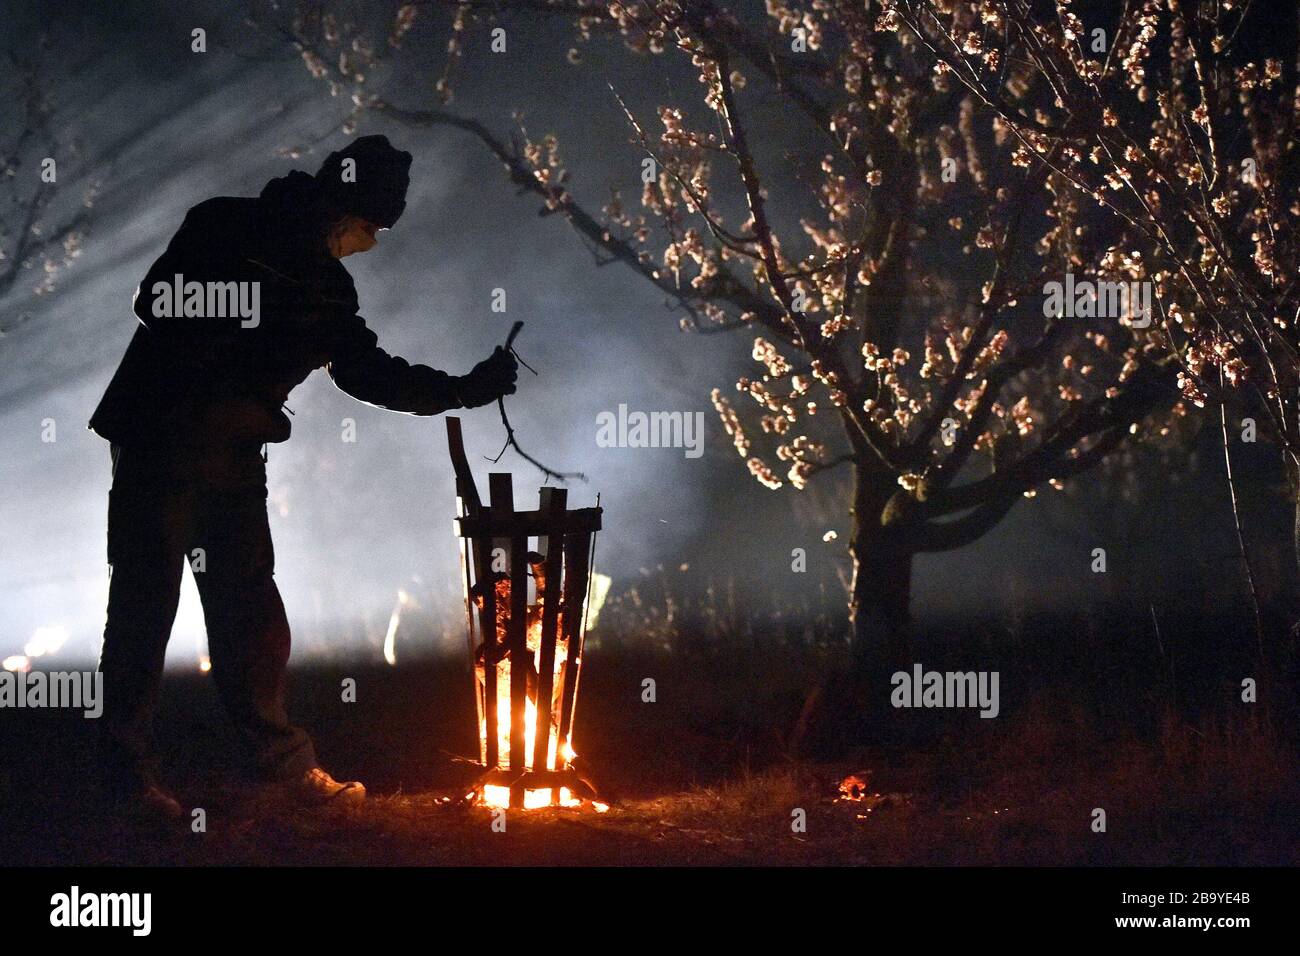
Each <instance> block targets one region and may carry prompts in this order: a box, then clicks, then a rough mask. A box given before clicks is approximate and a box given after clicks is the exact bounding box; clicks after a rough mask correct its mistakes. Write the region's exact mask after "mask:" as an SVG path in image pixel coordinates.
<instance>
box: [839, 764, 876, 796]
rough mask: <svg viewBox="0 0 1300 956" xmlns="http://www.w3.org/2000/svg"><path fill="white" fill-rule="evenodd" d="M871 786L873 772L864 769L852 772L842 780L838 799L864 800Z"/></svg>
mask: <svg viewBox="0 0 1300 956" xmlns="http://www.w3.org/2000/svg"><path fill="white" fill-rule="evenodd" d="M870 787H871V774H870V772H869V771H866V770H863V771H860V772H858V773H851V774H849V775H848V776H847V777H845V778H844V779H843V780H841V781H840V795H839V796H838V797H837V798H836V799H837V800H864V799H866V796H867V794H868V792H869V791H870Z"/></svg>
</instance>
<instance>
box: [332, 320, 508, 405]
mask: <svg viewBox="0 0 1300 956" xmlns="http://www.w3.org/2000/svg"><path fill="white" fill-rule="evenodd" d="M333 321H334V322H336V323H337V325H336V327H335V328H336V331H335V336H336V338H335V342H334V345H333V348H332V350H331V351H332V355H333V358H332V359H331V361H330V363H329V366H328V369H329V374H330V378H332V379H333V380H334V384H335V385H337V386H338V387H339V388H341V389H342V390H343V391H345V392H347V393H348V394H349V395H351V396H352V397H353V398H356V399H358V400H360V401H363V402H365V403H366V404H368V405H377V406H379V407H380V408H387V409H389V410H391V411H395V412H406V413H407V414H410V415H438V414H440V413H442V412H445V411H447V410H448V409H452V408H477V407H478V406H480V405H487V404H489V403H490V402H494V401H496V399H497V398H498V397H499V396H502V395H510V394H512V393H513V392H514V390H515V371H516V365H515V360H514V356H512V355H511V354H510V353H509V352H506V351H504V350H502V349H497V351H496V352H494V353H493V355H492V357H490V358H488V359H486V360H484V361H482V362H480V363H479V364H478V365H476V366H475V367H474V370H473V371H472V372H470V373H469V374H468V375H448V374H447V373H446V372H442V371H439V370H438V369H435V368H430V367H429V366H427V365H412V364H411V363H410V362H407V361H406V359H403V358H399V357H398V356H396V355H389V354H388V353H387V352H385V351H384V350H383V349H381V348H380V347H379V344H378V343H379V339H378V337H377V336H376V335H375V333H374V332H372V331H371V330H370V329H369V328H368V327H367V326H366V323H365V320H364V319H362V318H361V316H359V315H354V316H349V317H346V318H336V319H334V320H333Z"/></svg>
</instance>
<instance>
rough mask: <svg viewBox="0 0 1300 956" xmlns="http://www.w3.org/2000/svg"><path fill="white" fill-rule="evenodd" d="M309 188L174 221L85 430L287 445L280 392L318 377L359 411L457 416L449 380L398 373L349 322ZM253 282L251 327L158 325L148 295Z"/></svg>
mask: <svg viewBox="0 0 1300 956" xmlns="http://www.w3.org/2000/svg"><path fill="white" fill-rule="evenodd" d="M317 188H318V187H317V185H316V183H315V181H314V180H313V178H312V177H311V176H308V175H307V174H306V173H302V172H297V171H295V172H292V173H290V174H289V175H287V176H284V177H281V178H279V179H274V180H272V181H271V182H270V183H268V184H267V186H266V188H265V189H263V190H262V194H261V195H260V196H259V197H258V198H256V199H243V198H232V197H218V198H216V199H209V200H207V201H206V202H202V203H199V204H198V205H197V206H195V207H194V208H193V209H191V210H190V211H189V213H188V214H187V215H186V217H185V222H184V223H183V224H182V226H181V228H180V231H179V232H177V233H176V235H175V237H174V238H173V239H172V241H171V244H170V245H169V246H168V247H167V250H166V252H164V253H163V255H162V256H161V257H160V258H159V259H158V261H157V262H155V263H154V264H153V267H152V268H151V269H150V270H149V273H148V275H146V276H145V279H144V281H143V282H142V283H141V284H140V288H139V289H138V290H137V292H136V298H135V314H136V315H137V316H138V317H139V319H140V322H141V323H142V324H141V327H140V328H138V329H136V332H135V336H134V337H133V338H132V340H131V344H130V346H129V347H128V349H127V352H126V355H125V356H124V357H123V359H122V363H121V365H120V366H119V367H118V370H117V372H116V374H115V375H114V376H113V380H112V381H111V382H110V383H109V386H108V390H107V391H106V392H105V394H104V397H103V399H102V400H101V401H100V404H99V407H98V408H97V409H96V410H95V414H94V415H93V417H92V418H91V420H90V427H91V428H92V429H94V431H95V432H96V433H97V434H99V435H100V436H102V437H104V438H106V439H108V440H109V441H110V442H112V443H114V444H116V445H121V446H125V447H128V448H131V447H141V448H156V449H175V450H186V449H194V450H196V451H198V452H200V453H207V454H213V453H215V454H222V453H223V450H225V449H241V448H242V449H248V448H250V447H261V446H262V445H263V444H265V443H268V442H280V441H284V440H285V439H287V438H288V437H289V427H290V426H289V419H288V418H287V417H286V416H285V414H284V412H283V411H282V406H283V405H284V402H285V399H286V398H287V397H288V395H289V392H290V391H291V390H292V389H293V388H294V387H295V386H296V385H298V384H299V383H300V382H302V381H303V379H305V378H306V377H307V376H308V375H310V374H311V372H312V371H313V370H314V369H317V368H321V367H325V368H327V369H328V370H329V374H330V377H331V378H332V379H333V380H334V383H335V384H336V385H338V387H339V388H341V389H342V390H343V391H345V392H347V393H348V394H349V395H352V396H353V397H355V398H358V399H360V400H361V401H363V402H367V403H369V404H371V405H378V406H380V407H383V408H388V409H392V410H394V411H400V412H408V413H411V414H415V415H436V414H438V413H439V412H443V411H446V410H447V409H449V408H455V407H458V406H459V405H460V402H459V400H458V399H457V397H456V393H455V385H456V379H455V378H454V377H453V376H450V375H448V374H447V373H445V372H440V371H437V370H436V369H432V368H428V367H427V366H423V365H411V364H409V363H407V362H406V361H405V360H403V359H401V358H398V357H396V356H392V355H389V354H388V353H387V352H385V351H383V350H382V349H381V348H379V347H378V345H377V344H376V342H377V339H376V336H375V334H374V333H373V332H372V331H370V329H369V328H367V327H366V323H365V320H364V319H362V318H361V316H359V315H357V294H356V289H355V287H354V286H353V283H352V277H351V276H350V275H348V272H347V270H346V269H345V268H344V267H343V265H342V263H341V262H339V261H338V260H337V259H335V258H333V257H332V256H330V255H329V253H328V250H327V247H326V245H325V242H324V238H323V236H322V234H321V228H320V224H319V221H318V219H317V217H316V214H315V212H314V210H315V209H316V208H317V207H316V204H315V199H316V189H317ZM177 275H180V276H181V277H182V281H183V282H184V283H189V282H200V283H207V282H209V281H214V282H223V283H224V282H231V281H235V282H257V283H259V284H260V317H259V318H260V321H259V323H258V325H257V326H256V327H252V328H244V327H241V324H240V323H241V319H240V317H239V316H237V315H236V316H231V317H227V318H215V317H202V318H200V317H189V318H185V317H179V318H158V317H155V315H154V302H155V295H154V291H153V290H154V284H155V283H157V282H164V283H167V284H169V285H170V284H172V283H173V282H174V279H175V276H177Z"/></svg>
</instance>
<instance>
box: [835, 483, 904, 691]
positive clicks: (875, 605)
mask: <svg viewBox="0 0 1300 956" xmlns="http://www.w3.org/2000/svg"><path fill="white" fill-rule="evenodd" d="M892 490H893V489H888V488H887V487H885V488H882V487H881V485H880V483H879V482H875V481H872V480H871V476H869V475H865V474H861V473H859V474H858V475H857V476H855V487H854V504H853V539H852V541H851V542H850V545H849V552H850V554H851V555H852V557H853V582H852V587H851V595H850V600H849V620H850V622H851V624H852V635H853V637H852V649H853V670H854V672H855V674H856V675H857V676H858V677H859V678H869V677H873V676H876V675H879V674H880V673H882V672H892V671H893V670H895V669H897V668H898V667H899V666H901V665H903V664H904V663H906V660H905V659H906V658H907V656H908V652H909V648H908V623H909V616H910V604H911V596H912V558H913V557H914V554H915V552H914V551H913V550H912V549H911V547H910V546H909V544H908V541H907V538H906V536H905V534H903V533H901V532H900V531H899V530H897V529H896V528H891V527H889V526H887V525H886V524H884V523H883V522H882V520H881V516H882V513H883V511H884V507H885V503H886V501H887V500H888V495H889V493H891V492H892Z"/></svg>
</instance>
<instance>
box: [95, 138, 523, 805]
mask: <svg viewBox="0 0 1300 956" xmlns="http://www.w3.org/2000/svg"><path fill="white" fill-rule="evenodd" d="M410 165H411V155H410V153H406V152H402V151H400V150H397V149H394V148H393V147H392V146H391V145H389V143H388V140H387V139H386V138H385V137H383V136H366V137H362V138H361V139H358V140H355V141H354V142H353V143H352V144H351V145H349V146H348V147H347V148H346V149H343V150H341V151H338V152H335V153H331V154H330V156H329V157H328V158H327V159H326V160H325V163H324V165H322V166H321V168H320V171H319V172H318V173H317V174H316V175H315V176H314V177H313V176H309V175H308V174H306V173H304V172H300V171H297V170H295V171H293V172H291V173H289V174H288V175H287V176H283V177H281V178H278V179H274V180H272V181H271V182H270V183H268V184H267V186H266V188H264V189H263V190H262V193H261V195H260V196H258V197H257V198H256V199H242V198H239V199H237V198H231V197H218V198H216V199H209V200H207V201H206V202H202V203H199V204H198V205H197V206H195V207H194V208H193V209H191V210H190V211H189V213H188V214H187V215H186V217H185V221H184V223H183V224H182V225H181V228H180V231H179V232H177V233H176V235H175V237H173V239H172V241H171V244H170V245H169V246H168V247H167V250H166V252H164V253H163V255H162V256H161V257H160V258H159V259H158V261H157V262H155V263H154V264H153V267H152V268H151V269H150V270H149V273H148V275H146V276H145V278H144V281H143V282H142V283H141V284H140V288H139V289H138V290H137V291H136V297H135V314H136V315H137V316H138V317H139V319H140V322H141V327H139V328H137V329H136V332H135V336H134V337H133V338H132V340H131V344H130V346H129V347H128V349H127V351H126V355H125V356H124V358H123V359H122V364H121V366H120V367H119V368H118V370H117V373H116V374H115V375H114V376H113V380H112V382H111V383H110V384H109V386H108V390H107V392H106V393H105V395H104V397H103V399H102V401H101V402H100V404H99V407H98V409H97V410H96V411H95V414H94V416H93V418H92V419H91V422H90V427H91V428H92V429H94V430H95V432H97V433H98V434H99V435H101V436H102V437H104V438H106V439H108V441H109V442H110V443H111V445H112V457H113V486H112V490H111V491H110V493H109V508H108V560H109V563H110V565H111V566H112V572H111V578H110V585H109V596H108V623H107V625H106V627H105V629H104V647H103V653H102V657H101V659H100V665H99V666H100V670H101V671H103V673H104V681H105V706H104V715H103V717H102V719H101V725H102V730H103V732H104V740H103V744H104V748H103V756H104V758H105V769H106V782H107V785H108V788H109V791H110V793H111V794H113V795H114V796H115V797H116V798H117V799H120V800H123V801H125V802H126V803H127V804H128V805H130V806H132V807H133V808H135V809H137V810H142V811H146V812H152V813H157V814H162V815H165V816H169V817H175V816H179V815H180V812H181V809H180V805H179V804H178V803H177V802H176V801H175V800H174V799H173V798H172V797H171V796H170V795H168V794H167V793H166V792H165V791H164V790H163V789H162V788H161V787H159V786H158V784H157V783H156V781H155V780H154V777H153V775H152V774H151V772H150V771H149V769H148V763H147V751H148V739H149V734H150V725H151V722H152V718H153V713H154V710H155V706H156V703H157V699H158V690H159V685H160V683H161V680H162V669H163V652H164V650H165V648H166V645H167V639H168V637H169V635H170V633H171V627H172V620H173V618H174V617H175V614H176V606H177V602H178V600H179V595H180V585H181V577H182V572H183V568H182V561H183V560H184V559H185V557H186V556H189V557H190V559H191V560H192V561H193V562H194V564H193V565H192V566H193V567H194V569H195V570H196V572H197V573H195V575H194V580H195V582H196V583H197V585H198V589H199V596H200V598H201V600H202V604H203V615H204V620H205V622H206V625H207V632H208V648H209V653H210V655H211V659H212V676H213V678H214V680H215V681H216V685H217V690H218V693H219V694H220V696H221V699H222V702H223V703H224V704H225V707H226V709H227V711H228V712H229V713H230V716H231V718H232V719H233V721H234V723H235V726H236V727H237V728H238V730H239V732H240V734H241V735H242V737H243V738H244V739H245V740H246V741H247V743H248V745H249V747H250V749H251V752H252V756H253V757H254V760H255V763H256V766H257V767H258V769H259V770H260V772H261V773H262V774H263V775H265V776H266V777H267V778H269V779H273V780H277V781H282V782H284V783H285V784H286V785H287V790H288V792H289V793H290V794H291V795H293V796H294V797H296V798H298V799H300V800H302V801H304V802H317V801H319V802H325V801H335V802H340V801H342V802H353V801H355V800H360V799H362V798H364V796H365V788H364V787H363V786H362V785H361V784H359V783H356V782H351V783H338V782H336V781H335V780H333V779H332V778H331V777H330V776H329V775H328V774H327V773H325V771H324V770H322V769H321V768H320V766H319V764H318V763H317V760H316V754H315V752H314V750H313V748H312V744H311V741H310V739H309V738H308V736H307V734H306V733H305V732H304V731H303V730H301V729H300V728H298V727H295V726H294V725H293V724H291V723H290V722H289V718H288V715H287V714H286V712H285V688H284V683H285V681H284V679H285V667H286V664H287V661H288V658H289V624H288V621H287V619H286V617H285V612H284V605H283V603H282V602H281V600H280V594H279V591H278V590H277V589H276V585H275V579H274V578H273V576H272V574H273V571H274V567H275V560H274V555H273V552H272V546H271V534H270V527H269V525H268V522H267V513H266V464H265V461H266V460H265V457H264V454H263V448H264V446H265V445H266V444H267V443H271V442H282V441H284V440H286V439H287V438H288V437H289V430H290V425H289V419H288V417H287V416H286V415H285V414H284V411H283V406H284V402H285V400H286V399H287V397H288V395H289V392H290V391H291V390H292V389H293V388H294V386H296V385H297V384H298V383H300V382H301V381H303V380H304V379H305V378H306V377H307V376H308V375H309V374H311V372H312V371H313V370H314V369H317V368H321V367H324V368H326V369H328V371H329V374H330V377H331V378H332V379H333V380H334V382H335V384H336V385H338V386H339V387H340V388H341V389H343V391H345V392H347V393H348V394H349V395H352V396H353V397H355V398H358V399H360V400H361V401H363V402H367V403H369V404H372V405H378V406H380V407H382V408H388V409H392V410H394V411H400V412H407V413H410V414H414V415H436V414H439V413H440V412H444V411H446V410H447V409H451V408H475V407H478V406H480V405H486V404H488V403H490V402H492V401H494V400H495V399H496V398H497V397H498V396H501V395H508V394H510V393H512V392H514V390H515V386H514V382H515V373H516V365H515V360H514V358H513V357H512V356H511V355H510V353H509V352H508V351H504V350H502V349H500V348H498V349H497V350H496V351H495V352H494V353H493V354H492V356H491V357H490V358H488V359H486V360H485V361H483V362H480V363H479V364H478V365H477V366H475V368H474V370H473V371H472V372H470V373H469V374H468V375H465V376H460V377H457V376H451V375H448V374H447V373H445V372H440V371H437V370H436V369H432V368H428V367H426V366H423V365H410V364H408V363H407V362H405V361H404V360H403V359H400V358H397V357H396V356H392V355H389V354H388V353H386V352H384V351H383V350H382V349H380V348H379V346H378V345H377V344H376V337H375V334H374V333H373V332H371V331H370V329H368V328H367V327H366V323H365V320H364V319H362V318H361V316H359V315H358V314H357V296H356V290H355V288H354V286H353V284H352V278H351V276H349V275H348V272H347V270H346V269H345V268H344V267H343V265H342V263H341V262H340V261H339V260H340V259H342V258H343V257H344V256H348V255H351V254H353V253H355V252H364V251H366V250H368V249H370V248H372V247H373V246H374V245H375V242H376V233H377V232H378V231H379V230H381V229H387V228H390V227H391V226H392V225H393V224H394V223H395V222H397V219H398V218H399V217H400V216H401V214H402V210H403V209H404V208H405V206H406V189H407V185H408V184H409V182H410V175H409V170H410ZM196 549H199V550H197V551H196ZM200 555H201V561H202V565H201V567H200V565H199V561H200Z"/></svg>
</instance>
